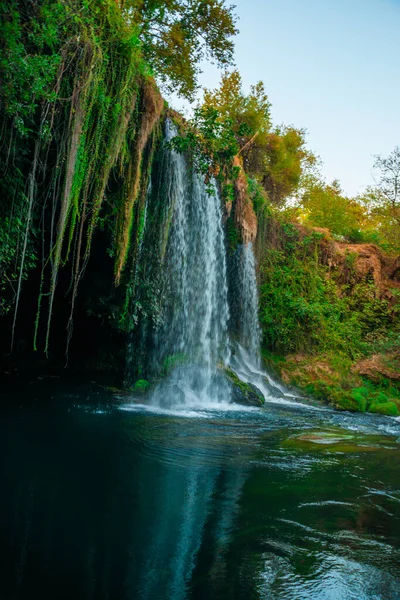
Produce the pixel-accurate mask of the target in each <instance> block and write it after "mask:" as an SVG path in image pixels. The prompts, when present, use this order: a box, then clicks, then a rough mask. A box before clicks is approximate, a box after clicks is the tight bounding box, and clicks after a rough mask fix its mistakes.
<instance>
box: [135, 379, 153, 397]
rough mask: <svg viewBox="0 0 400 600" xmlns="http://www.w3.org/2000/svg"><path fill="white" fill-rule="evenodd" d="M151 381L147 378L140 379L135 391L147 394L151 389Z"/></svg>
mask: <svg viewBox="0 0 400 600" xmlns="http://www.w3.org/2000/svg"><path fill="white" fill-rule="evenodd" d="M149 388H150V382H149V381H147V380H146V379H139V380H138V381H137V382H136V383H135V385H134V386H133V391H134V392H135V393H139V394H145V393H146V392H148V391H149Z"/></svg>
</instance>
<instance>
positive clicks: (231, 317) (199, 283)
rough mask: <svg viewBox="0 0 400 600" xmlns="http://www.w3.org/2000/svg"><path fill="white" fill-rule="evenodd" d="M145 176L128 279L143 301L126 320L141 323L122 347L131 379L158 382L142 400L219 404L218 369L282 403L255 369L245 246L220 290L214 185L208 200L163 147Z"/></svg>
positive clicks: (251, 268)
mask: <svg viewBox="0 0 400 600" xmlns="http://www.w3.org/2000/svg"><path fill="white" fill-rule="evenodd" d="M174 135H176V129H175V127H174V126H173V125H172V124H171V123H170V122H169V121H167V122H166V134H165V137H166V142H170V141H171V139H172V138H173V137H174ZM153 178H154V181H153V182H152V183H150V185H149V188H148V193H147V197H146V207H145V218H146V222H145V231H144V239H143V243H142V242H141V244H140V247H139V257H140V266H139V267H138V270H137V273H136V276H135V279H137V289H138V290H139V292H140V294H142V296H140V294H139V297H138V300H137V302H136V304H135V307H134V312H133V316H134V320H135V322H140V323H141V324H140V325H139V327H138V328H137V331H138V334H137V337H136V338H135V337H133V338H132V341H131V346H130V347H131V352H130V355H131V357H130V364H129V369H130V371H131V372H132V371H133V370H134V363H135V361H138V363H139V367H140V361H141V360H142V363H141V364H142V366H141V367H140V368H138V369H136V373H137V375H139V376H142V374H143V373H144V375H145V376H146V375H148V377H149V378H150V379H152V380H153V381H154V380H157V379H158V380H159V383H158V384H157V385H156V387H155V388H154V389H153V391H152V393H151V395H150V403H151V404H153V405H154V406H158V407H162V408H163V409H165V408H170V407H177V406H181V407H184V408H187V407H201V408H207V407H211V406H213V405H214V406H215V405H217V406H218V407H219V408H221V407H222V404H223V403H225V404H228V403H229V402H230V400H231V389H232V388H231V381H230V380H229V379H227V377H226V373H225V371H224V368H225V367H227V366H229V367H230V368H231V369H233V370H234V371H235V372H236V374H237V375H238V376H239V378H240V379H241V380H242V381H244V382H246V383H250V384H252V385H253V386H255V387H256V388H258V390H259V391H260V392H261V393H262V394H263V395H264V397H265V398H267V399H271V398H282V396H285V395H286V396H287V395H288V394H287V393H286V391H285V390H284V388H283V387H282V386H280V385H279V384H278V383H277V382H275V381H273V380H272V379H271V377H269V375H268V374H266V373H265V372H263V371H262V369H261V366H260V365H261V359H260V328H259V323H258V291H257V280H256V266H255V257H254V252H253V247H252V244H251V243H248V244H243V245H239V246H238V248H237V249H236V252H235V255H234V256H233V257H230V259H229V272H230V284H229V293H228V277H227V271H228V269H227V248H226V244H225V236H224V227H223V211H222V206H221V200H220V197H219V195H218V190H217V186H216V184H215V182H212V186H213V190H212V193H209V190H208V189H207V187H206V185H205V183H204V181H203V178H202V177H201V176H200V175H199V174H197V173H195V172H194V169H193V166H192V165H191V163H190V158H189V157H188V156H186V155H185V154H180V153H178V152H175V151H174V150H172V149H171V148H170V147H169V145H168V143H167V144H166V145H165V146H164V148H163V150H162V152H161V154H160V156H159V160H158V161H157V163H156V167H155V173H153ZM149 309H150V310H149ZM230 334H231V335H230ZM134 349H136V351H135V352H134ZM132 367H133V368H132ZM131 380H132V377H131Z"/></svg>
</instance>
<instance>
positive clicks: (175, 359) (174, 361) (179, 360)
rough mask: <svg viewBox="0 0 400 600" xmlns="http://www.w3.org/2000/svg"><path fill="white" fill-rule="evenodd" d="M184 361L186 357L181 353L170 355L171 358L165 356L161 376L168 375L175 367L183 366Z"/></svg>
mask: <svg viewBox="0 0 400 600" xmlns="http://www.w3.org/2000/svg"><path fill="white" fill-rule="evenodd" d="M186 361H187V356H186V354H183V353H178V354H171V356H167V358H166V359H165V360H164V363H163V367H162V372H163V374H164V375H168V374H169V373H171V371H172V370H173V369H175V367H177V366H179V365H183V364H184V363H185V362H186Z"/></svg>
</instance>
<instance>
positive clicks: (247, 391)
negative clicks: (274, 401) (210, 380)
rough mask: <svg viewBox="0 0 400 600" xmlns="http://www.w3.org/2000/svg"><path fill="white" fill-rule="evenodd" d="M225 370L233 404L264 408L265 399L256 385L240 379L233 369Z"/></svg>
mask: <svg viewBox="0 0 400 600" xmlns="http://www.w3.org/2000/svg"><path fill="white" fill-rule="evenodd" d="M223 370H224V373H225V375H226V377H227V379H228V380H229V382H230V384H231V392H232V402H234V403H236V404H243V405H245V406H262V405H263V404H264V402H265V400H264V397H263V395H262V394H261V392H260V391H259V390H258V389H257V388H256V386H255V385H252V384H251V383H245V382H244V381H242V380H241V379H239V377H238V376H237V375H236V373H235V372H234V371H232V369H229V368H227V367H225V368H224V369H223Z"/></svg>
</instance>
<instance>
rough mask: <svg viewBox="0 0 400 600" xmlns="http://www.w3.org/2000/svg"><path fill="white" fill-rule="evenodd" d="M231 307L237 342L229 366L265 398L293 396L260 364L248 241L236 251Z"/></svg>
mask: <svg viewBox="0 0 400 600" xmlns="http://www.w3.org/2000/svg"><path fill="white" fill-rule="evenodd" d="M234 279H235V282H236V283H235V286H234V295H235V298H234V306H235V313H236V324H235V325H234V328H235V330H236V341H235V344H234V351H233V353H232V356H231V359H230V367H231V368H232V369H233V370H234V371H235V373H236V374H237V375H238V377H239V378H240V379H241V380H242V381H244V382H246V383H249V384H251V385H253V386H255V387H256V388H257V389H258V390H259V391H260V392H261V393H262V395H263V396H264V398H265V399H266V400H269V401H273V402H280V403H281V402H283V403H286V402H288V400H289V401H291V399H292V398H294V397H296V396H295V395H294V394H291V393H290V392H288V391H287V390H286V389H285V388H284V387H283V386H282V385H281V384H280V383H279V382H277V381H276V380H275V379H274V378H273V377H271V376H270V375H269V374H268V373H266V372H265V371H264V370H263V368H262V366H261V329H260V325H259V320H258V286H257V277H256V261H255V256H254V251H253V245H252V243H251V242H249V243H247V244H241V245H239V246H238V248H237V249H236V252H235V265H234Z"/></svg>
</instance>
